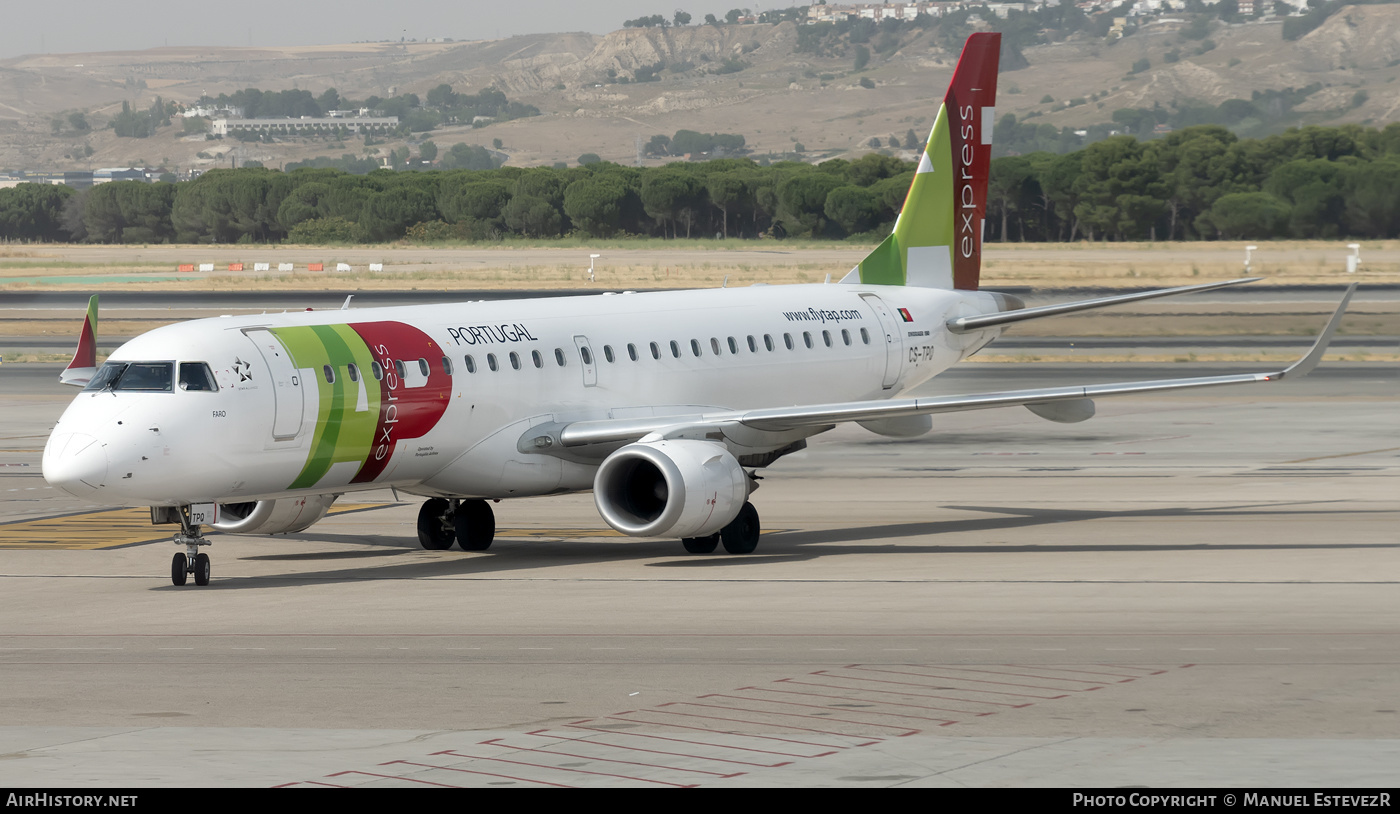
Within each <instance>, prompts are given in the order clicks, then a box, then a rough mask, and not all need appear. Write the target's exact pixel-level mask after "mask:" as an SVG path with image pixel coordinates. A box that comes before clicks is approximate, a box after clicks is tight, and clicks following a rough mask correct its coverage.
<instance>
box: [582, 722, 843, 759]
mask: <svg viewBox="0 0 1400 814" xmlns="http://www.w3.org/2000/svg"><path fill="white" fill-rule="evenodd" d="M565 726H570V727H574V728H576V729H582V730H584V731H586V732H598V733H601V734H604V735H623V736H626V737H629V738H650V739H652V740H659V741H669V742H671V743H689V744H694V745H696V746H713V747H715V748H716V749H737V750H739V751H741V752H757V753H759V754H761V755H773V756H775V757H805V758H812V757H826V756H827V755H834V754H836V753H835V752H822V753H820V754H816V755H795V754H793V753H791V752H773V751H770V750H768V749H753V748H751V747H748V746H730V745H728V744H721V743H711V742H709V741H692V740H686V739H685V738H668V737H666V736H665V735H648V734H643V733H641V732H618V731H616V730H612V729H595V728H593V727H588V726H582V725H580V724H565ZM656 726H668V727H673V728H679V729H698V727H693V726H683V727H674V725H672V724H656ZM700 731H701V732H714V730H713V729H700ZM715 734H717V735H721V734H726V733H722V732H715ZM742 737H745V738H754V737H761V736H759V735H743V736H742ZM774 740H784V739H782V738H775V739H774ZM789 742H790V743H795V742H796V741H789ZM841 748H844V747H841ZM735 762H738V761H735ZM791 762H792V761H787V762H786V763H775V764H773V765H774V766H786V765H788V763H791ZM753 765H755V766H760V765H762V764H758V763H755V764H753ZM768 768H771V767H768Z"/></svg>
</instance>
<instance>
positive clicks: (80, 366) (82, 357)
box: [58, 294, 97, 387]
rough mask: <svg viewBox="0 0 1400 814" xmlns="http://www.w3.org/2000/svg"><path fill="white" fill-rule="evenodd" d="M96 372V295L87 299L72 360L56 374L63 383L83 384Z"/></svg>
mask: <svg viewBox="0 0 1400 814" xmlns="http://www.w3.org/2000/svg"><path fill="white" fill-rule="evenodd" d="M96 373H97V295H96V294H93V295H92V299H90V300H88V309H87V319H85V320H83V332H82V333H81V334H79V335H78V349H77V350H76V351H74V352H73V361H71V362H69V363H68V367H67V368H65V369H64V371H63V372H62V373H60V374H59V375H58V380H59V381H60V382H62V383H63V384H71V385H76V386H78V387H83V386H85V385H86V384H87V383H88V382H89V381H91V380H92V377H93V376H94V375H96Z"/></svg>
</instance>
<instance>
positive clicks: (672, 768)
mask: <svg viewBox="0 0 1400 814" xmlns="http://www.w3.org/2000/svg"><path fill="white" fill-rule="evenodd" d="M536 737H539V736H536ZM504 740H505V738H491V739H490V740H484V741H481V745H482V746H502V747H505V748H506V749H512V750H515V751H517V752H539V753H540V754H542V755H559V756H560V757H576V758H579V759H580V760H600V761H602V762H604V763H622V764H625V765H627V766H645V767H646V768H648V769H666V770H668V771H673V772H693V773H694V774H708V775H710V776H712V777H738V776H739V775H741V774H744V772H735V773H733V774H723V773H722V772H707V771H705V770H704V769H685V768H682V767H679V766H666V765H663V764H659V763H638V762H637V761H635V760H618V759H616V758H610V757H597V756H596V755H577V754H574V753H572V752H560V751H559V750H557V749H534V748H531V747H529V746H515V745H513V744H509V743H503V741H504ZM567 742H569V743H580V742H581V743H587V742H588V741H567Z"/></svg>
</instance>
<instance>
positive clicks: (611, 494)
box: [593, 441, 750, 537]
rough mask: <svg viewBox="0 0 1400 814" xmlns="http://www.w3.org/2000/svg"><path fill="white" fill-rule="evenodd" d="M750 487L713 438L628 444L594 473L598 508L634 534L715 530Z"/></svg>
mask: <svg viewBox="0 0 1400 814" xmlns="http://www.w3.org/2000/svg"><path fill="white" fill-rule="evenodd" d="M749 492H750V489H749V479H748V476H747V475H745V474H744V469H743V467H741V466H740V465H739V462H738V461H737V460H736V459H735V458H734V456H733V455H731V454H730V452H729V450H728V449H726V448H725V447H724V445H723V444H717V443H714V442H711V441H652V442H639V443H635V444H628V445H627V446H625V447H623V448H621V449H619V450H617V451H616V452H614V453H613V454H611V455H609V456H608V457H607V458H605V459H604V460H603V463H602V464H601V465H599V467H598V474H597V475H595V476H594V478H593V502H594V503H595V504H597V506H598V513H599V514H601V515H602V516H603V520H604V521H605V522H607V524H608V525H609V526H612V527H613V528H615V529H617V530H618V531H620V532H622V533H623V534H629V535H632V536H634V537H704V536H707V535H710V534H713V533H715V532H717V531H719V530H720V529H721V528H723V527H724V526H726V525H728V524H729V522H730V521H731V520H733V519H734V518H735V517H737V516H738V514H739V510H740V509H741V508H743V506H744V501H745V500H747V499H748V496H749Z"/></svg>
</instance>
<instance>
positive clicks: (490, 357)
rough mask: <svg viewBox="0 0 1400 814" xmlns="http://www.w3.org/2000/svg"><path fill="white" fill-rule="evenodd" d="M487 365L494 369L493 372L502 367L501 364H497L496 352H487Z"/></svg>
mask: <svg viewBox="0 0 1400 814" xmlns="http://www.w3.org/2000/svg"><path fill="white" fill-rule="evenodd" d="M486 366H487V367H489V368H491V371H492V372H493V373H494V372H495V371H497V370H499V369H500V366H499V365H497V364H496V354H494V353H488V354H486Z"/></svg>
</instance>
